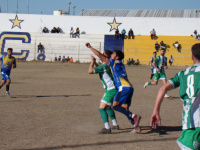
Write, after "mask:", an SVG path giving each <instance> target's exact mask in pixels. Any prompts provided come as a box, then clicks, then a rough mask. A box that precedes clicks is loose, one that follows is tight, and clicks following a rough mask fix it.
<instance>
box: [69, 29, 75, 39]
mask: <svg viewBox="0 0 200 150" xmlns="http://www.w3.org/2000/svg"><path fill="white" fill-rule="evenodd" d="M71 37H72V38H73V37H74V29H73V27H71V30H70V38H71Z"/></svg>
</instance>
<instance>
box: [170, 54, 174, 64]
mask: <svg viewBox="0 0 200 150" xmlns="http://www.w3.org/2000/svg"><path fill="white" fill-rule="evenodd" d="M173 61H174V57H173V56H172V55H171V57H170V59H169V64H170V66H171V65H172V63H173Z"/></svg>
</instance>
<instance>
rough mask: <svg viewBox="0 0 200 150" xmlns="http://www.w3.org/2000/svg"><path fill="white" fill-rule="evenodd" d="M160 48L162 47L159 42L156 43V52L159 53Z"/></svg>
mask: <svg viewBox="0 0 200 150" xmlns="http://www.w3.org/2000/svg"><path fill="white" fill-rule="evenodd" d="M159 47H160V45H159V44H158V42H157V41H156V43H155V49H156V52H158V50H159Z"/></svg>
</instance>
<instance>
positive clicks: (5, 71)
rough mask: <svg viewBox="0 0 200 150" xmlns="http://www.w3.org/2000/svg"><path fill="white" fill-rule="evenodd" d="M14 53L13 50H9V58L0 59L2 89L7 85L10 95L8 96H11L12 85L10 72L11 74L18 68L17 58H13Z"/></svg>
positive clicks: (0, 85) (7, 93)
mask: <svg viewBox="0 0 200 150" xmlns="http://www.w3.org/2000/svg"><path fill="white" fill-rule="evenodd" d="M12 53H13V49H12V48H8V49H7V56H1V57H0V61H1V76H2V81H1V83H0V89H1V87H2V86H3V85H4V84H6V95H8V96H10V93H9V86H10V83H11V79H10V72H11V69H12V68H16V59H15V57H13V56H12Z"/></svg>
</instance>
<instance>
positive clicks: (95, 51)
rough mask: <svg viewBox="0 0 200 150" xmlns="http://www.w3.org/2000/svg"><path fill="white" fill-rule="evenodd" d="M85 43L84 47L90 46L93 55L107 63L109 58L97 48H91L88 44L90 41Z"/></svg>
mask: <svg viewBox="0 0 200 150" xmlns="http://www.w3.org/2000/svg"><path fill="white" fill-rule="evenodd" d="M85 45H86V47H88V48H90V49H91V50H92V51H93V53H94V54H95V55H97V56H98V57H99V58H100V59H101V61H103V62H106V63H109V59H108V58H107V57H106V56H104V55H103V54H102V53H101V52H99V51H98V50H96V49H95V48H93V47H92V46H91V45H90V43H86V44H85Z"/></svg>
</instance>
